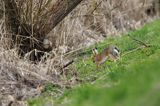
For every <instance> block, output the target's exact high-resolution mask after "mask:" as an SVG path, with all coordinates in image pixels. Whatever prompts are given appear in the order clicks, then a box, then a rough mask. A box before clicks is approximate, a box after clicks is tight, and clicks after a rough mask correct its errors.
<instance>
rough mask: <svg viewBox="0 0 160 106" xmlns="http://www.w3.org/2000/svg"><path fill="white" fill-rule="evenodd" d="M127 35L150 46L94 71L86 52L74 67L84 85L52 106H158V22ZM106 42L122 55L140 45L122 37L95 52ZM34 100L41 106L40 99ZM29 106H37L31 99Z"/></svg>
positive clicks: (112, 40) (159, 79) (88, 53)
mask: <svg viewBox="0 0 160 106" xmlns="http://www.w3.org/2000/svg"><path fill="white" fill-rule="evenodd" d="M130 34H131V35H132V36H134V37H136V38H138V39H140V40H142V41H144V42H146V43H148V44H151V45H152V46H151V47H149V48H143V49H139V50H137V51H135V52H132V53H129V54H127V55H125V56H123V57H122V58H121V60H120V61H118V62H115V63H113V62H106V63H105V64H103V66H102V67H101V69H99V70H98V71H97V70H96V68H95V65H94V64H93V63H92V61H91V59H90V57H91V52H90V51H89V52H87V53H86V54H83V55H81V56H80V59H79V61H77V63H76V64H77V69H78V71H79V75H80V78H82V79H83V80H84V81H85V83H83V84H81V85H79V86H77V87H76V88H74V89H72V90H69V91H66V93H65V95H63V96H62V97H61V98H59V99H58V100H56V101H55V102H54V104H61V105H64V106H106V105H108V106H112V105H114V106H115V105H116V106H143V105H145V106H158V105H160V92H159V90H160V77H159V75H160V44H159V42H160V20H157V21H154V22H153V23H150V24H147V25H146V26H144V27H143V28H142V29H139V30H137V31H134V32H130ZM109 43H113V44H116V45H118V46H119V48H120V49H121V52H122V54H123V53H125V52H127V51H130V50H132V49H134V48H137V47H139V46H140V45H138V44H137V43H136V42H135V41H133V40H131V39H130V38H129V37H128V36H123V37H119V38H111V39H108V40H105V41H104V42H102V43H100V44H98V48H99V50H100V51H101V50H102V49H103V48H104V46H105V45H107V44H109ZM84 57H85V58H84ZM86 57H87V58H86ZM36 101H37V102H39V103H41V102H40V101H41V99H38V100H37V99H36ZM29 104H30V105H31V104H32V105H31V106H40V105H38V104H37V105H36V102H35V100H31V101H30V102H29ZM33 104H34V105H33Z"/></svg>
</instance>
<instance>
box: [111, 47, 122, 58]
mask: <svg viewBox="0 0 160 106" xmlns="http://www.w3.org/2000/svg"><path fill="white" fill-rule="evenodd" d="M109 56H110V58H111V59H112V60H117V59H119V58H120V50H119V49H118V47H117V46H115V45H110V46H109Z"/></svg>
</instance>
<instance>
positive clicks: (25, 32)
mask: <svg viewBox="0 0 160 106" xmlns="http://www.w3.org/2000/svg"><path fill="white" fill-rule="evenodd" d="M3 1H4V3H5V8H6V16H7V21H6V22H7V23H8V27H9V28H10V30H11V31H12V33H13V35H12V36H13V37H12V38H13V40H14V42H17V41H16V40H17V35H21V36H22V37H20V38H19V39H18V40H19V41H20V43H19V44H18V45H20V46H19V48H20V50H19V51H20V54H21V55H22V56H23V55H24V54H25V53H27V52H30V51H34V49H37V50H40V51H50V50H51V48H47V49H46V48H44V46H43V43H42V42H43V39H44V37H45V36H46V35H47V34H48V33H49V32H50V31H51V30H52V29H53V28H54V27H55V26H56V25H57V24H58V23H59V22H61V21H62V20H63V19H64V18H65V17H66V16H67V15H68V14H69V13H70V12H71V11H72V10H73V9H74V8H75V7H76V6H77V5H78V4H79V3H80V2H81V1H82V0H57V2H56V3H55V4H53V6H52V8H51V10H50V11H48V12H47V14H46V15H49V16H50V19H49V20H48V22H47V24H46V25H44V27H42V29H41V30H40V29H36V28H33V30H34V35H32V26H31V25H28V24H27V23H21V22H20V14H19V13H18V10H19V9H18V7H17V5H16V1H15V0H3ZM32 36H34V37H35V38H36V37H37V38H36V39H37V40H39V42H37V41H34V40H33V39H32ZM32 54H33V55H34V56H33V55H31V60H39V59H40V57H41V56H42V55H43V53H42V52H40V53H39V54H38V57H37V56H35V53H34V52H33V53H32Z"/></svg>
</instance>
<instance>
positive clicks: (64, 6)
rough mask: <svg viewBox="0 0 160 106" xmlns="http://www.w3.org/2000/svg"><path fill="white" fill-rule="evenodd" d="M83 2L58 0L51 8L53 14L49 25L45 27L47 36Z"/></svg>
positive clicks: (79, 0)
mask: <svg viewBox="0 0 160 106" xmlns="http://www.w3.org/2000/svg"><path fill="white" fill-rule="evenodd" d="M81 1H82V0H58V1H57V2H56V3H55V4H54V5H53V6H52V8H51V10H50V12H51V14H52V16H51V18H50V20H48V23H49V24H48V25H47V26H45V29H46V31H45V32H46V34H47V33H49V32H50V31H51V30H52V29H53V28H54V27H55V26H56V25H57V24H58V23H59V22H61V21H62V20H63V19H64V18H65V17H66V16H67V15H68V14H69V13H70V12H71V11H72V10H73V9H74V8H75V7H76V6H77V5H78V4H79V3H80V2H81Z"/></svg>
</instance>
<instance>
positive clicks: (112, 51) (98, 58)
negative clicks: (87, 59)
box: [92, 45, 120, 68]
mask: <svg viewBox="0 0 160 106" xmlns="http://www.w3.org/2000/svg"><path fill="white" fill-rule="evenodd" d="M92 52H93V57H92V59H93V62H94V63H95V64H96V66H97V68H98V67H99V66H100V65H101V64H103V63H104V62H105V61H106V60H108V59H109V60H112V61H116V60H117V59H119V57H120V51H119V49H118V48H117V47H116V46H114V45H109V46H108V47H107V48H105V49H104V50H103V51H102V52H101V53H98V51H97V49H96V48H94V49H93V50H92Z"/></svg>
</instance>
